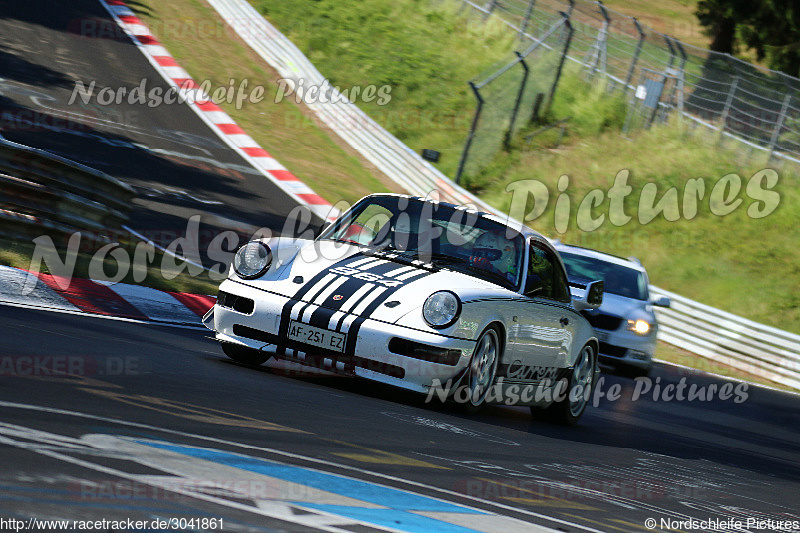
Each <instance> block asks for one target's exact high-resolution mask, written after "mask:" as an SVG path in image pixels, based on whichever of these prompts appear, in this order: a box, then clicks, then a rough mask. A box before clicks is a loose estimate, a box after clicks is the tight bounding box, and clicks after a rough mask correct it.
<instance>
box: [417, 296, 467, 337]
mask: <svg viewBox="0 0 800 533" xmlns="http://www.w3.org/2000/svg"><path fill="white" fill-rule="evenodd" d="M460 312H461V300H459V299H458V296H456V295H455V294H454V293H452V292H450V291H439V292H435V293H433V294H431V295H430V296H429V297H428V299H427V300H425V304H423V306H422V317H423V318H424V319H425V322H427V323H428V325H429V326H431V327H432V328H436V329H441V328H446V327H449V326H452V325H453V324H454V323H455V321H456V319H457V318H458V315H459V313H460Z"/></svg>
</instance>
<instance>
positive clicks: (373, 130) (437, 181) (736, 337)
mask: <svg viewBox="0 0 800 533" xmlns="http://www.w3.org/2000/svg"><path fill="white" fill-rule="evenodd" d="M209 3H210V4H211V5H212V7H213V8H214V9H215V10H216V11H217V13H219V14H220V16H221V17H222V18H223V19H224V20H225V21H226V22H227V23H228V24H229V25H230V26H231V27H232V28H233V29H234V30H235V31H236V33H237V34H238V35H239V36H240V37H241V38H242V39H243V40H244V41H245V42H246V43H247V44H248V46H250V47H251V48H253V50H255V51H256V52H257V53H258V54H259V55H260V56H261V57H262V58H263V59H264V60H265V61H266V62H267V63H268V64H270V65H271V66H272V67H273V68H275V69H276V70H277V71H278V73H279V74H280V75H281V76H282V77H284V78H289V79H299V78H303V79H305V80H306V86H310V85H318V86H319V85H321V84H322V82H323V80H324V77H323V76H322V74H320V73H319V71H318V70H317V69H316V67H314V65H313V64H311V62H310V61H309V60H308V58H307V57H306V56H305V55H304V54H303V52H301V51H300V49H298V48H297V47H296V46H295V45H294V44H293V43H292V42H291V41H290V40H289V39H288V38H286V37H285V36H284V35H283V34H281V33H280V32H279V31H278V30H277V29H276V28H275V27H274V26H272V24H270V23H269V22H268V21H267V20H266V19H264V17H262V16H261V15H260V14H259V13H258V11H256V10H255V8H253V7H252V6H251V5H250V4H249V3H248V2H247V0H209ZM308 107H309V108H310V109H311V110H312V111H314V112H315V113H316V114H317V115H318V116H319V118H320V120H322V121H323V122H324V123H325V124H326V125H328V127H330V128H331V130H332V131H335V132H336V133H337V134H338V135H339V136H340V137H341V138H342V139H344V140H345V141H346V142H347V143H348V144H350V146H352V147H353V148H354V149H355V150H357V151H358V152H359V153H360V154H362V155H363V156H365V157H366V158H367V159H368V160H369V161H370V162H372V163H373V164H374V165H375V166H376V167H377V168H378V169H379V170H381V172H383V173H384V174H386V175H387V176H388V177H389V178H390V179H392V180H393V181H395V182H396V183H397V184H399V185H400V186H401V187H404V188H405V189H406V190H407V191H408V192H410V193H412V194H417V195H421V196H425V195H427V194H428V193H429V192H430V191H432V190H438V191H439V193H440V196H441V199H442V200H446V201H450V202H454V203H457V204H465V203H471V204H474V205H476V206H478V207H479V208H480V209H483V210H485V211H488V212H493V213H497V210H496V209H494V208H492V207H490V206H489V205H488V204H486V203H485V202H483V201H481V200H480V199H479V198H477V197H475V196H473V195H472V194H470V193H469V192H467V191H466V190H464V189H462V188H461V187H459V186H457V185H456V184H454V183H453V182H452V181H451V180H450V179H449V178H448V177H447V176H445V175H444V174H442V173H441V172H440V171H439V170H437V169H436V168H435V167H433V166H432V165H431V164H430V163H428V162H427V161H425V160H423V159H422V158H421V157H420V156H419V155H417V154H416V153H415V152H413V151H412V150H411V149H410V148H408V147H407V146H406V145H405V144H403V143H402V142H401V141H400V140H398V139H396V138H395V137H394V136H393V135H392V134H391V133H389V132H388V131H386V130H385V129H384V128H383V127H381V126H380V125H379V124H377V123H376V122H375V121H374V120H372V119H371V118H369V117H368V116H367V115H366V114H365V113H364V112H363V111H361V110H360V109H359V108H358V107H357V106H356V105H355V104H352V103H351V102H349V101H347V99H341V101H340V102H339V103H325V104H323V103H319V102H317V103H314V104H308ZM499 214H500V216H503V217H505V216H507V215H506V214H503V213H499ZM651 290H652V291H653V293H654V294H656V295H665V296H669V297H670V298H671V300H672V302H673V306H672V308H670V309H661V308H659V309H657V311H656V313H657V315H658V318H659V321H660V326H659V339H660V340H663V341H664V342H668V343H670V344H673V345H675V346H678V347H680V348H683V349H685V350H688V351H690V352H692V353H695V354H697V355H700V356H702V357H706V358H708V359H712V360H714V361H718V362H720V363H723V364H727V365H729V366H731V367H734V368H738V369H740V370H742V371H744V372H748V373H750V374H753V375H756V376H759V377H762V378H764V379H767V380H769V381H773V382H775V383H781V384H784V385H787V386H789V387H794V388H797V389H800V336H797V335H793V334H791V333H787V332H784V331H781V330H778V329H775V328H770V327H768V326H764V325H761V324H758V323H756V322H752V321H749V320H745V319H743V318H740V317H737V316H735V315H732V314H730V313H726V312H724V311H720V310H718V309H714V308H712V307H708V306H706V305H703V304H700V303H698V302H694V301H692V300H689V299H687V298H684V297H682V296H679V295H677V294H673V293H670V292H667V291H664V290H662V289H658V288H656V287H652V289H651Z"/></svg>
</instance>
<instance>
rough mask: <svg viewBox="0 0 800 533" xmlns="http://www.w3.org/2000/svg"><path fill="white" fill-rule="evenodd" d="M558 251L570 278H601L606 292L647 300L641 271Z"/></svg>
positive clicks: (591, 279)
mask: <svg viewBox="0 0 800 533" xmlns="http://www.w3.org/2000/svg"><path fill="white" fill-rule="evenodd" d="M559 253H560V254H561V259H562V260H563V261H564V266H565V267H567V274H568V276H569V278H570V279H574V278H581V279H585V280H587V281H594V280H598V279H601V280H603V282H604V284H603V286H604V291H605V292H607V293H610V294H616V295H619V296H625V297H626V298H634V299H636V300H647V297H648V293H647V280H646V278H645V276H644V273H643V272H641V271H639V270H636V269H633V268H628V267H625V266H622V265H616V264H614V263H609V262H607V261H603V260H601V259H594V258H592V257H586V256H583V255H576V254H571V253H567V252H561V251H560V252H559Z"/></svg>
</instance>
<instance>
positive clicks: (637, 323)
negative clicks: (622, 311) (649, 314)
mask: <svg viewBox="0 0 800 533" xmlns="http://www.w3.org/2000/svg"><path fill="white" fill-rule="evenodd" d="M651 329H652V326H651V325H650V323H649V322H647V321H646V320H628V331H633V332H634V333H636V334H637V335H641V336H645V335H648V334H649V333H650V330H651Z"/></svg>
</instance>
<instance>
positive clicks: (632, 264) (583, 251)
mask: <svg viewBox="0 0 800 533" xmlns="http://www.w3.org/2000/svg"><path fill="white" fill-rule="evenodd" d="M553 246H554V247H555V249H556V250H558V251H559V253H560V252H567V253H571V254H575V255H582V256H584V257H591V258H592V259H597V260H598V261H605V262H606V263H612V264H614V265H619V266H624V267H627V268H632V269H633V270H638V271H639V272H646V270H645V268H644V266H642V264H641V263H639V262H637V261H631V260H630V259H625V258H623V257H618V256H616V255H611V254H607V253H604V252H599V251H597V250H592V249H591V248H584V247H582V246H571V245H569V244H564V243H561V242H555V243H553Z"/></svg>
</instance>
